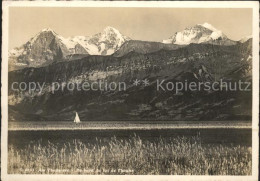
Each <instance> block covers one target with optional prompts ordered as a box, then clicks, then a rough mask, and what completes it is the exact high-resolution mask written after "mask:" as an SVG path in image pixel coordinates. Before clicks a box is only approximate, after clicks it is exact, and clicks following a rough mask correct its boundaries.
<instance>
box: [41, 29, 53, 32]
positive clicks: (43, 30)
mask: <svg viewBox="0 0 260 181" xmlns="http://www.w3.org/2000/svg"><path fill="white" fill-rule="evenodd" d="M45 31H51V32H54V31H53V30H52V29H51V28H44V29H42V32H45Z"/></svg>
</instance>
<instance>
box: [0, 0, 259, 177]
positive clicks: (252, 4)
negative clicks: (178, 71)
mask: <svg viewBox="0 0 260 181" xmlns="http://www.w3.org/2000/svg"><path fill="white" fill-rule="evenodd" d="M2 5H3V18H2V19H3V26H2V27H3V28H2V42H3V43H2V75H1V77H2V88H1V92H2V97H1V100H2V101H1V109H2V119H1V126H2V127H1V129H2V131H1V134H2V135H1V143H2V144H1V152H2V153H1V179H2V180H4V181H6V180H26V181H27V180H60V179H62V180H69V181H71V180H140V181H141V180H144V179H148V180H151V181H153V180H154V181H158V180H172V179H174V180H241V181H242V180H243V181H244V180H258V160H259V158H258V149H259V145H258V144H259V143H258V141H259V140H258V131H259V130H258V115H259V109H258V108H259V3H258V2H257V1H225V2H224V1H199V2H195V1H182V2H180V1H176V2H169V1H162V2H159V1H156V2H153V1H150V2H135V1H127V2H123V1H119V2H116V1H84V2H83V1H59V2H53V1H45V2H44V1H40V2H38V1H33V2H32V1H30V2H29V1H18V2H16V1H13V2H12V1H4V2H2ZM8 7H153V8H252V9H253V109H252V111H253V123H252V130H253V132H252V146H253V147H252V150H253V151H252V156H253V159H252V161H253V165H252V175H251V176H175V175H174V176H171V175H169V176H168V175H165V176H164V175H160V176H154V175H149V176H146V175H127V176H123V175H19V174H16V175H11V174H7V136H8V124H7V118H8V111H7V109H8V103H7V102H8V99H7V98H8V85H7V83H8V18H9V17H8V15H9V14H8ZM234 18H235V17H234ZM238 31H239V30H238Z"/></svg>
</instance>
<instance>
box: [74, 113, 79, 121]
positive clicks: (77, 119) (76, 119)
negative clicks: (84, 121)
mask: <svg viewBox="0 0 260 181" xmlns="http://www.w3.org/2000/svg"><path fill="white" fill-rule="evenodd" d="M74 123H80V119H79V115H78V113H77V112H76V116H75V118H74Z"/></svg>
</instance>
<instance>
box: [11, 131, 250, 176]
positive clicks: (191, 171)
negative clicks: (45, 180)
mask: <svg viewBox="0 0 260 181" xmlns="http://www.w3.org/2000/svg"><path fill="white" fill-rule="evenodd" d="M251 152H252V151H251V148H250V147H246V146H228V145H221V144H219V145H209V144H207V145H205V144H201V140H200V138H199V137H198V136H197V137H189V138H188V137H176V138H169V139H168V140H166V139H165V138H160V139H159V140H158V141H148V140H147V141H143V140H142V139H141V138H140V137H138V136H136V135H134V136H132V137H131V138H130V139H118V138H116V137H112V138H110V140H109V141H108V142H104V140H101V139H96V142H95V144H84V143H82V142H81V141H80V140H74V141H72V142H67V143H66V144H64V145H59V146H58V145H56V144H53V143H51V142H48V143H47V144H43V143H42V142H41V141H39V142H34V143H32V144H29V145H27V146H26V147H25V148H24V149H15V147H14V146H12V145H11V146H10V147H9V152H8V172H9V173H10V174H13V173H27V174H113V175H115V174H138V175H143V174H173V175H250V174H251V169H252V161H251V154H252V153H251Z"/></svg>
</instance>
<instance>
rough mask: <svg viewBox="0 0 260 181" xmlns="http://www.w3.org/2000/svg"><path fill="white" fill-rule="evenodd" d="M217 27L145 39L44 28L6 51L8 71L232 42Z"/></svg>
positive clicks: (197, 27)
mask: <svg viewBox="0 0 260 181" xmlns="http://www.w3.org/2000/svg"><path fill="white" fill-rule="evenodd" d="M246 38H248V37H245V38H242V39H241V40H240V41H233V40H230V39H229V38H227V36H226V35H225V34H224V33H222V32H221V31H220V30H217V29H216V28H214V27H213V26H212V25H210V24H208V23H204V24H197V25H195V26H194V27H191V28H186V29H185V30H183V31H180V32H176V33H174V35H173V36H171V37H170V38H169V39H167V40H163V41H162V43H159V42H148V41H139V40H131V39H130V38H129V37H127V36H125V35H122V34H121V33H120V32H119V31H118V30H117V29H115V28H113V27H106V28H105V29H104V30H103V31H102V32H100V33H97V34H95V35H93V36H74V37H69V38H64V37H62V36H61V35H58V34H57V33H56V32H55V31H53V30H52V29H50V28H47V29H43V30H42V31H41V32H39V33H38V34H36V35H35V36H34V37H32V38H31V39H30V40H29V41H28V42H27V43H25V44H24V45H22V46H20V47H17V48H14V49H12V50H10V51H9V71H12V70H16V69H22V68H25V67H41V66H46V65H49V64H51V63H53V62H58V61H64V60H73V59H75V58H79V57H84V56H88V55H104V56H107V55H112V54H114V56H123V55H125V54H127V53H129V52H131V51H134V52H137V53H150V52H156V51H159V50H161V49H165V50H174V49H177V48H180V47H183V46H187V45H189V44H191V43H196V44H200V43H206V44H216V45H226V46H228V45H235V44H237V43H238V42H241V41H245V40H246Z"/></svg>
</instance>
